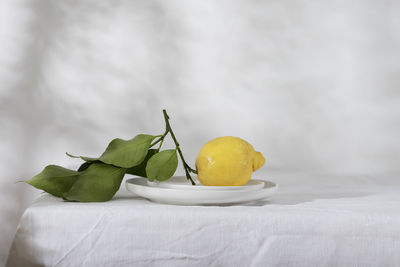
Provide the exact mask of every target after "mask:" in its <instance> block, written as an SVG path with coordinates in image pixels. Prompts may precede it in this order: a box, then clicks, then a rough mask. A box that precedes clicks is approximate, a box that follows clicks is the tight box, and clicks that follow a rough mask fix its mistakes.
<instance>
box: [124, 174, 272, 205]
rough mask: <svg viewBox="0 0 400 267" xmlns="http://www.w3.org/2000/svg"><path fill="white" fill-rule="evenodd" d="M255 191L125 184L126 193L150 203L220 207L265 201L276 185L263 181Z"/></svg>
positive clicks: (139, 180)
mask: <svg viewBox="0 0 400 267" xmlns="http://www.w3.org/2000/svg"><path fill="white" fill-rule="evenodd" d="M263 183H264V186H263V187H262V188H259V189H256V190H184V189H172V188H163V187H158V186H150V185H148V184H147V179H146V178H140V177H137V178H132V179H128V180H127V181H126V183H125V186H126V188H127V189H128V191H130V192H132V193H134V194H136V195H138V196H141V197H143V198H147V199H149V200H151V201H154V202H158V203H165V204H174V205H221V204H236V203H243V202H249V201H256V200H261V199H267V198H269V197H271V196H272V195H274V194H275V192H276V191H277V189H278V185H276V184H275V183H273V182H268V181H263Z"/></svg>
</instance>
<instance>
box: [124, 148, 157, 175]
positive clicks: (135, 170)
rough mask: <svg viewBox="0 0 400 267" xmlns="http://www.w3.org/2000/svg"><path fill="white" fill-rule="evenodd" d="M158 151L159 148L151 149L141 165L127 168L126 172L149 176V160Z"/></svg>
mask: <svg viewBox="0 0 400 267" xmlns="http://www.w3.org/2000/svg"><path fill="white" fill-rule="evenodd" d="M156 153H157V149H149V151H148V152H147V155H146V157H145V158H144V160H143V161H142V163H140V164H139V165H137V166H135V167H132V168H129V169H127V170H126V173H128V174H132V175H137V176H142V177H147V175H146V165H147V162H148V161H149V159H150V158H151V157H152V156H153V155H154V154H156Z"/></svg>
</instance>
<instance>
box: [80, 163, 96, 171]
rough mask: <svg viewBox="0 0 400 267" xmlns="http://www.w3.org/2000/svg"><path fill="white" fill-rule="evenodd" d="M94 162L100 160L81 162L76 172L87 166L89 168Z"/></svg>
mask: <svg viewBox="0 0 400 267" xmlns="http://www.w3.org/2000/svg"><path fill="white" fill-rule="evenodd" d="M94 162H101V161H85V162H84V163H82V164H81V166H79V168H78V172H83V171H84V170H86V169H87V168H89V166H90V165H92V164H93V163H94Z"/></svg>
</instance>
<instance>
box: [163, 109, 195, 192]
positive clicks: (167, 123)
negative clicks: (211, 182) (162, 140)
mask: <svg viewBox="0 0 400 267" xmlns="http://www.w3.org/2000/svg"><path fill="white" fill-rule="evenodd" d="M163 114H164V120H165V127H166V130H165V132H166V133H168V132H169V133H171V137H172V140H174V143H175V146H176V150H178V154H179V156H180V158H181V160H182V163H183V168H184V169H185V174H186V178H187V179H188V180H190V182H191V183H192V185H196V183H195V182H194V181H193V179H192V177H191V176H190V172H193V173H197V172H196V171H195V170H193V169H192V168H190V167H189V165H188V164H187V163H186V161H185V159H184V158H183V154H182V151H181V148H180V146H179V143H178V141H177V140H176V137H175V134H174V132H173V131H172V129H171V125H170V124H169V116H168V114H167V111H166V110H165V109H163Z"/></svg>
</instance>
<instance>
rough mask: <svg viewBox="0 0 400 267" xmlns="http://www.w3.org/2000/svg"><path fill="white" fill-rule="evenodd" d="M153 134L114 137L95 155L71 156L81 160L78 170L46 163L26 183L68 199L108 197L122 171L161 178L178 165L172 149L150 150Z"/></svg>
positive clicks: (112, 192)
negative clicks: (130, 137) (129, 137)
mask: <svg viewBox="0 0 400 267" xmlns="http://www.w3.org/2000/svg"><path fill="white" fill-rule="evenodd" d="M155 138H157V136H154V135H146V134H139V135H137V136H135V137H134V138H132V139H131V140H122V139H119V138H117V139H114V140H112V141H111V142H110V144H109V145H108V146H107V148H106V150H105V151H104V153H103V154H102V155H101V156H100V157H98V158H90V157H84V156H73V155H71V154H68V153H67V155H68V156H70V157H72V158H80V159H82V160H84V161H85V162H84V163H83V164H82V165H81V166H80V167H79V169H78V170H76V171H75V170H70V169H66V168H63V167H61V166H57V165H49V166H47V167H45V168H44V169H43V171H42V172H41V173H39V174H38V175H36V176H34V177H33V178H32V179H30V180H27V181H26V182H27V183H28V184H30V185H32V186H34V187H36V188H38V189H41V190H44V191H46V192H48V193H50V194H52V195H53V196H56V197H62V198H63V199H65V200H69V201H79V202H99V201H108V200H110V199H111V198H112V197H113V196H114V195H115V193H116V192H117V191H118V189H119V188H120V185H121V182H122V179H123V177H124V175H125V174H126V173H128V174H133V175H137V176H142V177H147V178H148V179H149V180H151V181H154V180H159V181H164V180H167V179H169V178H170V177H171V176H172V175H174V173H175V171H176V168H177V166H178V158H177V153H176V149H168V150H164V151H159V149H152V148H151V146H152V141H153V140H154V139H155Z"/></svg>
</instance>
